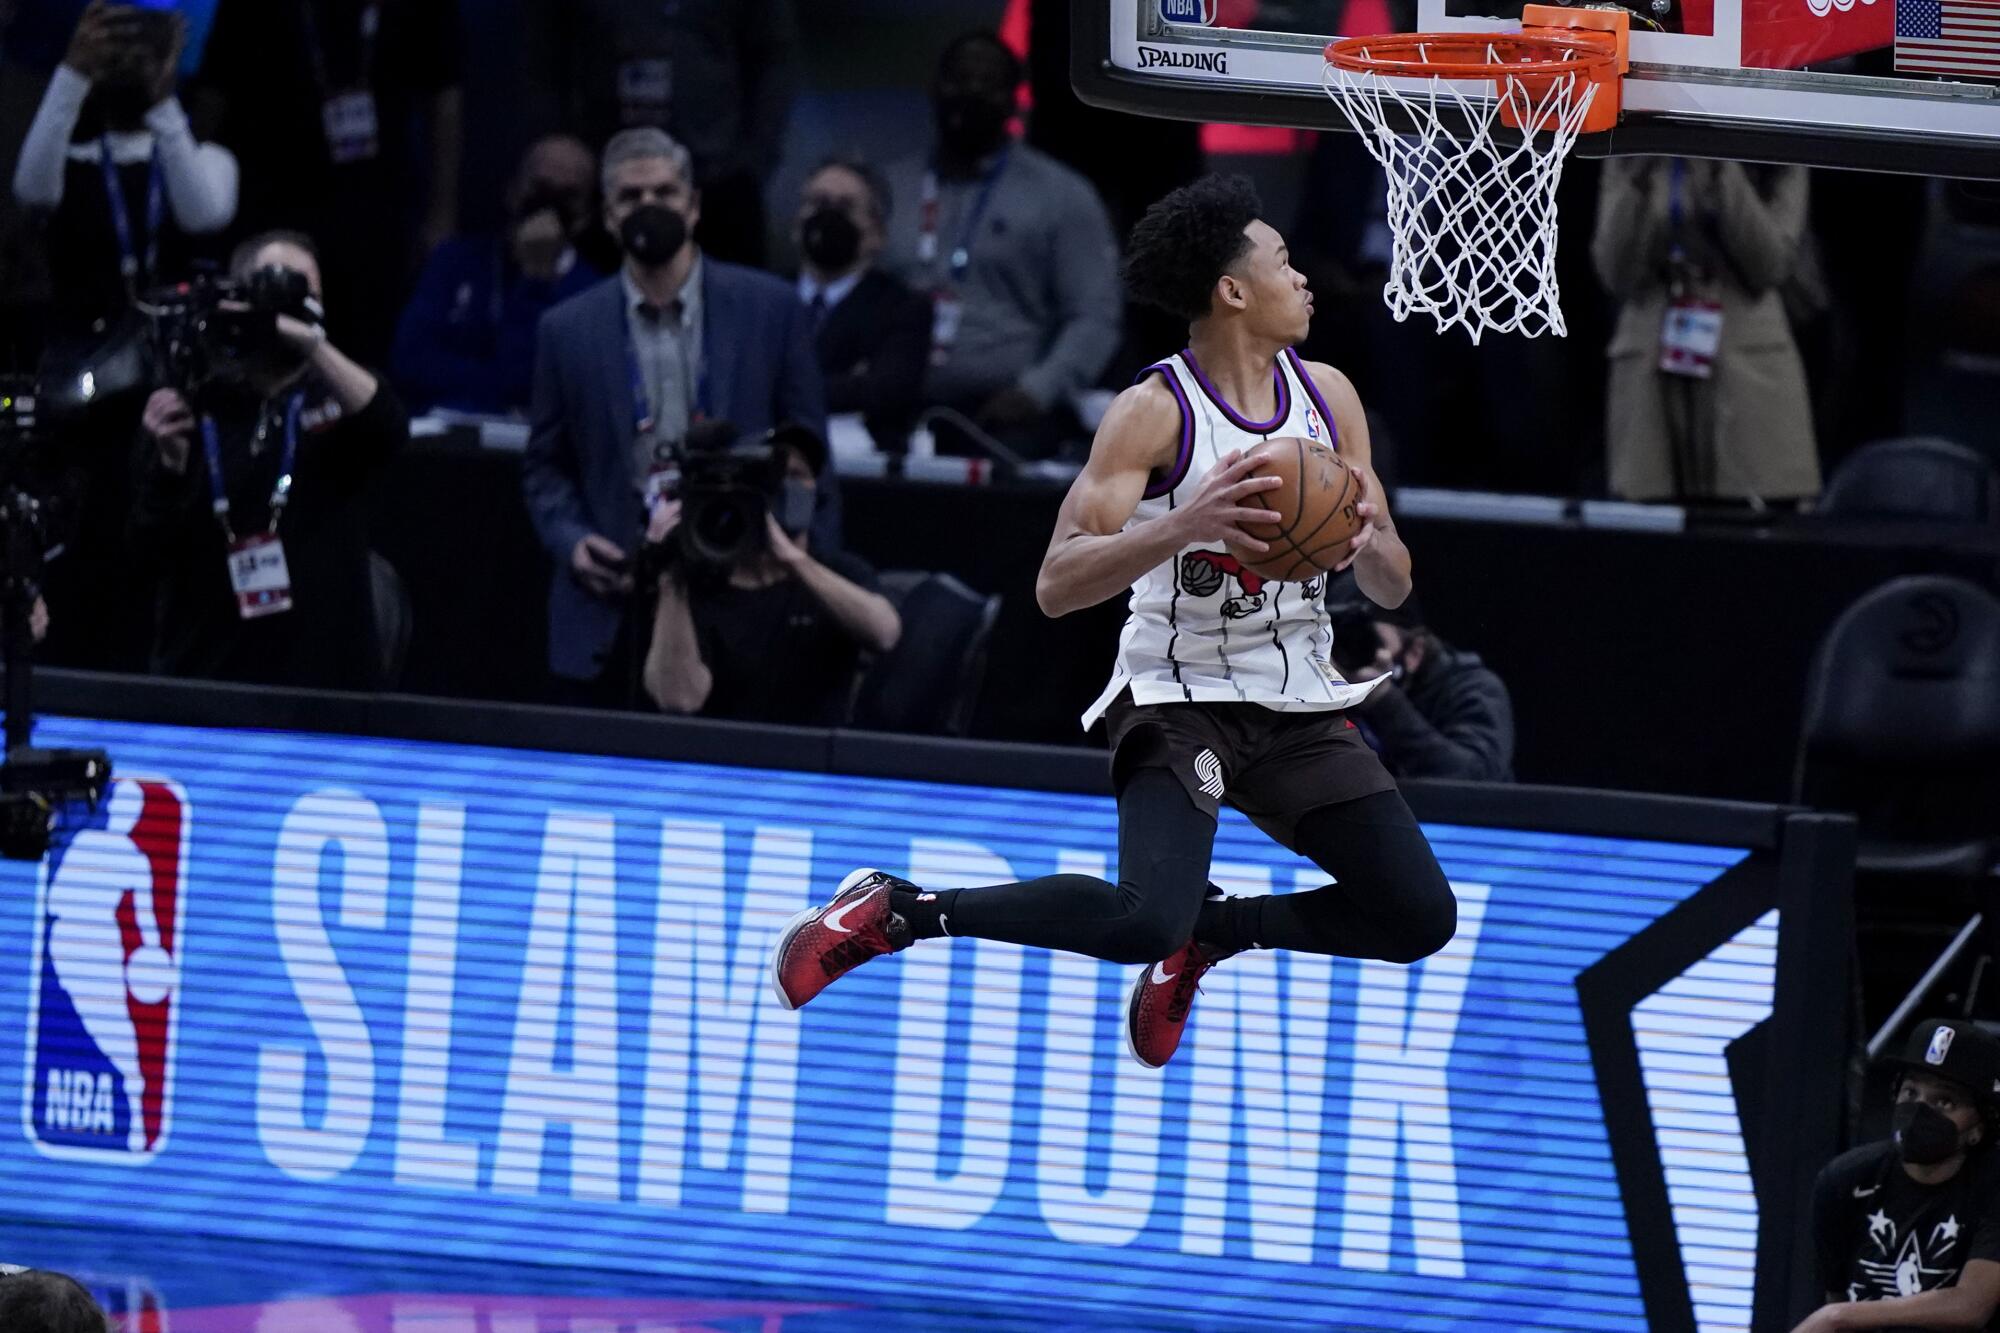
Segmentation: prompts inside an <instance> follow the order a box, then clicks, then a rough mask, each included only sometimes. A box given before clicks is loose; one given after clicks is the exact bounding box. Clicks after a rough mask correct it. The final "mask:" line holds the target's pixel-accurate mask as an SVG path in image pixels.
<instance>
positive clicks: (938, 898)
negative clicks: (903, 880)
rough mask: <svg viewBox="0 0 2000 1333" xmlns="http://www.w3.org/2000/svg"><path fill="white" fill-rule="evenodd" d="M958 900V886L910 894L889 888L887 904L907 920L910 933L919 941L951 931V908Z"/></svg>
mask: <svg viewBox="0 0 2000 1333" xmlns="http://www.w3.org/2000/svg"><path fill="white" fill-rule="evenodd" d="M957 902H958V890H957V889H944V890H942V891H938V892H933V891H932V890H930V889H923V890H920V891H918V892H916V893H910V892H907V891H906V890H903V889H891V890H889V906H890V907H891V908H893V909H894V910H895V913H896V915H897V916H900V917H902V918H903V920H905V921H907V922H909V923H910V934H911V935H912V936H914V937H915V938H917V939H920V940H934V939H938V938H940V937H942V936H945V935H949V934H951V920H950V918H951V911H952V908H953V907H954V906H955V905H956V904H957Z"/></svg>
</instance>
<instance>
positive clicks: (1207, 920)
mask: <svg viewBox="0 0 2000 1333" xmlns="http://www.w3.org/2000/svg"><path fill="white" fill-rule="evenodd" d="M1264 902H1265V899H1264V897H1263V896H1262V895H1257V896H1252V897H1248V898H1223V897H1211V898H1209V899H1208V900H1207V901H1206V902H1204V903H1202V905H1201V915H1199V916H1197V917H1196V918H1195V922H1194V938H1195V943H1197V944H1199V945H1200V946H1201V951H1202V952H1203V953H1205V954H1207V955H1208V956H1209V957H1210V958H1211V959H1217V958H1227V957H1228V956H1229V955H1230V954H1233V953H1242V952H1243V951H1244V950H1245V949H1256V948H1260V947H1262V946H1261V945H1259V944H1258V942H1257V937H1258V935H1259V934H1260V933H1261V931H1262V926H1263V920H1262V918H1263V914H1264V913H1263V908H1264Z"/></svg>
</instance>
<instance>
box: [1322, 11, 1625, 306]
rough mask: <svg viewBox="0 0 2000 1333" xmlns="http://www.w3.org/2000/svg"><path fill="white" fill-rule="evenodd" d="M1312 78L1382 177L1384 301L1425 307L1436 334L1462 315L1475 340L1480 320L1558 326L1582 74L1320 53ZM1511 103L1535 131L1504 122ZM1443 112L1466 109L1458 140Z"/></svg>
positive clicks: (1457, 114)
mask: <svg viewBox="0 0 2000 1333" xmlns="http://www.w3.org/2000/svg"><path fill="white" fill-rule="evenodd" d="M1488 58H1489V59H1494V58H1496V57H1494V56H1493V54H1492V53H1491V51H1490V49H1489V55H1488ZM1321 83H1322V86H1323V87H1324V88H1325V89H1326V94H1327V96H1329V97H1331V98H1332V99H1333V100H1334V102H1335V103H1336V104H1338V105H1339V107H1340V109H1341V110H1342V111H1343V112H1344V113H1345V114H1346V116H1347V119H1348V121H1349V122H1350V123H1352V124H1353V126H1354V128H1355V130H1356V131H1357V132H1358V133H1359V134H1360V135H1361V137H1362V140H1363V141H1364V142H1365V143H1366V144H1367V145H1368V151H1369V153H1370V155H1372V156H1373V157H1374V159H1375V160H1376V161H1377V162H1380V163H1381V164H1382V169H1383V171H1384V172H1385V173H1386V174H1387V175H1388V177H1389V232H1390V239H1391V246H1390V260H1389V280H1388V282H1387V283H1386V284H1384V286H1383V288H1382V299H1383V300H1384V301H1386V302H1387V303H1388V306H1389V310H1390V312H1391V313H1392V314H1394V315H1395V317H1396V318H1397V320H1399V321H1400V320H1404V319H1407V318H1409V315H1410V313H1411V312H1412V311H1422V312H1423V313H1425V314H1428V315H1430V316H1431V317H1432V318H1433V319H1435V320H1436V321H1437V326H1438V332H1440V333H1443V332H1445V331H1446V330H1447V329H1449V328H1451V327H1452V326H1453V325H1454V324H1457V325H1463V326H1464V328H1465V331H1466V332H1467V333H1468V334H1470V335H1471V337H1472V341H1473V342H1475V343H1477V342H1478V341H1479V339H1480V335H1481V334H1483V333H1486V332H1487V331H1489V330H1491V331H1493V332H1496V333H1519V334H1521V335H1522V336H1524V337H1529V338H1534V337H1539V336H1540V335H1542V334H1544V333H1553V334H1555V335H1556V336H1558V337H1562V336H1564V335H1566V334H1567V333H1568V332H1569V330H1568V328H1567V327H1566V326H1565V325H1564V323H1563V316H1562V305H1561V299H1562V292H1561V289H1560V288H1559V287H1558V285H1557V283H1556V186H1557V185H1558V184H1560V183H1561V181H1562V170H1563V161H1564V159H1565V158H1567V157H1568V156H1569V150H1570V149H1571V148H1572V147H1573V146H1574V145H1575V143H1576V136H1577V133H1578V131H1579V130H1580V129H1581V128H1582V126H1583V119H1584V114H1585V113H1586V112H1587V111H1588V110H1589V109H1590V102H1591V99H1592V97H1593V96H1594V95H1595V94H1596V92H1597V85H1596V84H1595V83H1593V82H1592V81H1591V80H1590V79H1589V78H1588V76H1587V75H1586V74H1585V73H1584V71H1582V70H1579V71H1578V72H1577V73H1574V74H1558V75H1553V76H1546V75H1545V76H1542V77H1539V78H1536V79H1534V80H1533V83H1532V84H1530V83H1529V82H1527V81H1525V80H1523V79H1520V78H1516V77H1514V76H1512V75H1507V74H1501V75H1499V76H1498V77H1496V78H1490V79H1445V78H1440V77H1435V76H1433V77H1431V78H1429V79H1413V78H1403V79H1400V80H1395V79H1391V78H1387V77H1384V76H1383V75H1380V74H1376V73H1372V72H1361V71H1355V70H1349V69H1344V68H1342V67H1341V66H1339V65H1336V64H1334V63H1333V62H1332V61H1328V62H1327V65H1326V73H1325V75H1324V77H1323V78H1322V81H1321ZM1399 83H1400V84H1401V86H1400V87H1399V86H1397V85H1398V84H1399ZM1510 103H1511V105H1512V108H1513V110H1514V111H1515V112H1516V113H1517V114H1516V115H1515V121H1516V123H1517V124H1519V125H1523V126H1531V127H1544V128H1528V129H1522V130H1519V131H1514V130H1511V129H1509V128H1508V127H1506V126H1503V125H1502V124H1501V123H1500V110H1501V107H1502V106H1503V105H1507V104H1510ZM1447 114H1449V115H1450V118H1451V119H1453V120H1458V119H1460V118H1462V120H1463V125H1464V134H1465V136H1466V137H1465V138H1464V139H1462V140H1461V139H1459V138H1457V137H1456V136H1455V135H1454V134H1453V133H1452V132H1451V131H1448V130H1447V129H1446V128H1445V120H1446V118H1447ZM1392 126H1393V127H1397V128H1392ZM1496 129H1498V130H1499V131H1500V132H1501V134H1502V135H1504V136H1505V137H1506V141H1505V142H1502V141H1497V140H1496V139H1495V137H1494V131H1495V130H1496ZM1517 138H1518V143H1516V142H1513V140H1515V139H1517Z"/></svg>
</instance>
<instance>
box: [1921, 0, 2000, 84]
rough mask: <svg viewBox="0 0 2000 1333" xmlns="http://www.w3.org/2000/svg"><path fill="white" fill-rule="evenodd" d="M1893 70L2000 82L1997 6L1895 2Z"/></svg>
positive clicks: (1994, 1)
mask: <svg viewBox="0 0 2000 1333" xmlns="http://www.w3.org/2000/svg"><path fill="white" fill-rule="evenodd" d="M1896 70H1897V72H1898V73H1902V74H1942V75H1945V76H1947V77H1956V78H1973V79H2000V0H1896Z"/></svg>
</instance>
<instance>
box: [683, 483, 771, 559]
mask: <svg viewBox="0 0 2000 1333" xmlns="http://www.w3.org/2000/svg"><path fill="white" fill-rule="evenodd" d="M763 519H764V509H763V500H762V498H761V497H759V496H756V495H753V494H749V493H747V492H744V491H730V492H723V493H721V494H717V495H713V496H710V497H706V498H705V499H704V501H703V503H701V504H700V505H699V506H698V507H697V508H696V510H695V512H694V513H693V514H692V515H690V516H689V518H688V538H689V542H690V544H691V545H692V547H693V550H694V554H695V555H696V556H698V557H699V558H701V559H703V560H706V561H709V562H711V563H714V564H718V565H726V564H732V563H734V562H735V561H737V560H740V559H742V558H743V557H744V556H746V555H749V554H750V553H751V552H753V551H755V550H756V549H757V543H758V542H759V541H761V540H762V538H763V531H764V528H763Z"/></svg>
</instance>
